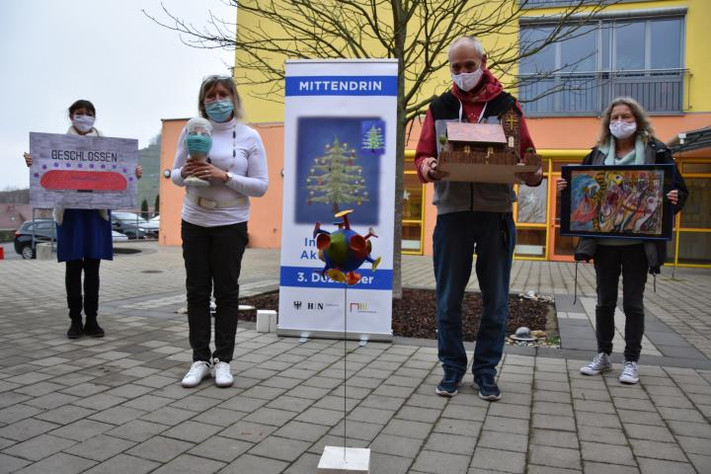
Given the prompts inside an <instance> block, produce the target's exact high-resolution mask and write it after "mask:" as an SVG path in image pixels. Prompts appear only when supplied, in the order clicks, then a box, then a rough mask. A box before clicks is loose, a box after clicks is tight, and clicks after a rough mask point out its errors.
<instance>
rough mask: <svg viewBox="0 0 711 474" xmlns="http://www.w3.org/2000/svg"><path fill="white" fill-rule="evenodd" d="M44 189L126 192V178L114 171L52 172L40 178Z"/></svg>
mask: <svg viewBox="0 0 711 474" xmlns="http://www.w3.org/2000/svg"><path fill="white" fill-rule="evenodd" d="M40 184H41V185H42V187H43V188H45V189H47V190H50V191H77V190H82V191H84V190H86V191H124V190H125V189H126V187H127V186H128V182H127V181H126V178H125V177H124V176H123V175H122V174H121V173H116V172H114V171H76V170H51V171H47V172H46V173H45V174H43V175H42V177H41V178H40Z"/></svg>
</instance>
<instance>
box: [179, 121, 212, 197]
mask: <svg viewBox="0 0 711 474" xmlns="http://www.w3.org/2000/svg"><path fill="white" fill-rule="evenodd" d="M186 129H187V135H186V136H185V145H186V147H187V149H188V154H189V155H190V156H189V157H188V160H195V161H205V160H206V159H207V154H208V153H209V152H210V149H211V148H212V124H211V123H210V121H209V120H207V119H204V118H202V117H194V118H192V119H190V120H189V121H188V124H187V125H186ZM185 185H186V186H210V181H208V180H206V179H202V178H198V177H196V176H188V177H187V178H185Z"/></svg>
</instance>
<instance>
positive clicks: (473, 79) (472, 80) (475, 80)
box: [452, 68, 484, 92]
mask: <svg viewBox="0 0 711 474" xmlns="http://www.w3.org/2000/svg"><path fill="white" fill-rule="evenodd" d="M483 75H484V71H482V69H481V68H479V69H477V70H476V71H474V72H463V73H461V74H452V80H453V81H454V83H455V84H456V85H457V87H459V88H460V89H461V90H463V91H464V92H469V91H470V90H472V89H474V88H475V87H476V85H477V84H479V81H481V77H482V76H483Z"/></svg>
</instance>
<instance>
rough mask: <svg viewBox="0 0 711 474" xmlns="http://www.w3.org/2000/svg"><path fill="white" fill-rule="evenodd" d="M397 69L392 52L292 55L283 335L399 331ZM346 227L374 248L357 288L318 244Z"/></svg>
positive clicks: (376, 336)
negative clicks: (336, 274)
mask: <svg viewBox="0 0 711 474" xmlns="http://www.w3.org/2000/svg"><path fill="white" fill-rule="evenodd" d="M397 73H398V71H397V60H389V59H374V60H294V61H287V62H286V77H285V80H286V84H285V91H286V97H285V120H284V148H285V152H284V205H283V223H282V243H281V282H280V288H279V323H278V329H277V333H278V334H280V335H288V336H299V337H324V338H343V337H346V338H348V339H359V340H390V339H391V338H392V325H391V322H392V281H393V233H394V232H393V231H394V229H393V226H394V217H395V159H396V155H395V138H396V126H397V79H398V78H397ZM348 210H352V212H351V213H349V214H346V216H345V217H344V216H343V211H348ZM336 214H339V216H338V217H336ZM317 222H318V223H319V227H318V229H316V225H317V224H316V223H317ZM347 225H349V226H350V228H351V230H352V231H354V232H355V233H356V234H359V235H361V236H363V237H365V238H366V239H367V241H366V242H368V243H370V245H371V246H372V248H371V249H370V255H369V257H368V259H367V260H366V261H365V262H364V263H363V265H362V266H361V267H360V268H359V269H357V270H355V272H357V273H358V274H360V280H359V281H358V283H356V284H353V285H347V284H346V283H344V282H341V281H335V280H333V279H331V278H330V277H329V276H328V275H327V274H326V273H325V270H327V264H326V263H325V262H324V261H323V260H321V258H320V257H319V249H318V248H317V238H316V237H317V234H324V235H327V236H329V237H331V236H333V235H334V234H333V233H334V232H336V233H338V231H339V230H343V229H345V228H346V227H347ZM315 229H316V230H317V232H315ZM324 231H325V232H324ZM329 233H330V234H329ZM372 234H376V235H377V237H375V236H373V235H372ZM331 240H332V241H335V240H336V237H333V238H332V239H331ZM378 259H380V260H378ZM333 265H334V264H333V262H330V264H329V266H330V267H333ZM336 266H338V265H336ZM344 266H345V265H344ZM374 266H375V267H377V268H376V269H375V270H373V267H374ZM346 273H347V272H346ZM344 324H345V328H344ZM344 329H345V330H346V332H344Z"/></svg>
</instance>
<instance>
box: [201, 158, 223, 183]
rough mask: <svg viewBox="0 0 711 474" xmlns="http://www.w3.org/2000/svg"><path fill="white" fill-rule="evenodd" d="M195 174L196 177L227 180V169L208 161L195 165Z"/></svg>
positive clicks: (220, 180)
mask: <svg viewBox="0 0 711 474" xmlns="http://www.w3.org/2000/svg"><path fill="white" fill-rule="evenodd" d="M193 176H195V177H196V178H202V179H210V180H215V181H219V182H222V183H224V182H226V181H227V179H226V178H227V171H225V170H223V169H220V168H218V167H217V166H214V165H213V164H212V163H208V162H207V161H203V162H202V163H200V164H198V165H196V166H195V172H194V173H193Z"/></svg>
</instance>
